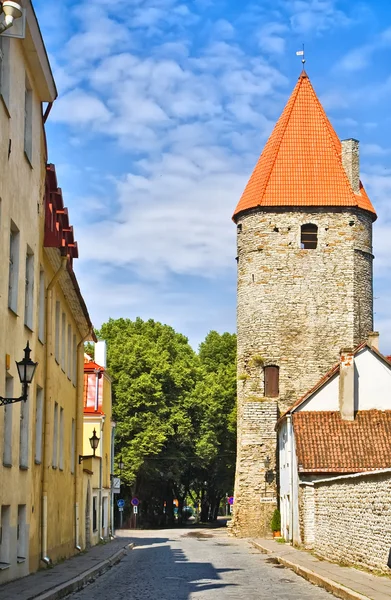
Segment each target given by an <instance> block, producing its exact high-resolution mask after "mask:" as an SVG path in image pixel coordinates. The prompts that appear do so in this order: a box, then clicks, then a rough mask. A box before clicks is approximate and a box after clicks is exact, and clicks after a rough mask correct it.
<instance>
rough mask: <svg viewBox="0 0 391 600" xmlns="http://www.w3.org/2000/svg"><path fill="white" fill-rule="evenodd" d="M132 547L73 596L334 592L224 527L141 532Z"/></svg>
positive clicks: (202, 597) (315, 595) (248, 598)
mask: <svg viewBox="0 0 391 600" xmlns="http://www.w3.org/2000/svg"><path fill="white" fill-rule="evenodd" d="M127 533H130V532H127ZM130 537H132V540H133V541H134V542H135V544H136V546H135V549H134V550H132V551H130V552H129V553H128V555H127V556H126V557H125V558H124V559H123V560H122V561H121V562H120V563H119V564H118V565H117V566H115V567H113V568H112V569H111V570H110V571H109V572H107V573H106V574H104V575H103V576H102V577H100V578H98V579H97V580H96V581H95V583H92V584H90V585H89V586H87V587H86V588H85V589H84V590H82V591H80V592H78V593H75V594H73V595H72V596H70V598H72V599H74V600H91V598H98V597H99V598H101V599H102V600H105V599H110V600H129V599H130V598H132V600H188V599H190V600H220V599H221V600H222V599H223V598H224V599H225V598H237V599H239V598H240V599H241V600H255V599H257V600H259V599H262V598H268V599H273V600H288V599H289V600H307V599H308V600H318V599H319V600H321V599H324V600H326V599H330V598H331V597H332V596H331V595H330V594H328V593H327V592H325V591H324V590H322V589H319V588H317V587H315V586H313V585H311V584H310V583H308V582H306V581H304V579H302V578H301V577H299V576H297V575H295V574H294V573H293V572H291V571H290V570H288V569H285V568H284V567H282V566H281V565H277V564H275V563H274V561H273V559H271V558H270V557H268V556H267V555H264V554H262V553H260V552H258V551H256V550H255V549H253V548H252V547H251V545H250V544H249V543H248V541H245V540H237V539H235V538H231V537H229V536H228V534H227V531H226V530H225V529H212V530H211V529H206V530H191V529H190V530H189V529H181V530H160V531H157V530H155V531H139V532H137V533H136V534H135V535H134V534H133V532H132V534H131V535H130Z"/></svg>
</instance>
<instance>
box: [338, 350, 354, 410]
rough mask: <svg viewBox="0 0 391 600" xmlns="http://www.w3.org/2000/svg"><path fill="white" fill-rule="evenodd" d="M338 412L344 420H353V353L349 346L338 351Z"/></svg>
mask: <svg viewBox="0 0 391 600" xmlns="http://www.w3.org/2000/svg"><path fill="white" fill-rule="evenodd" d="M339 412H340V414H341V418H342V419H344V420H345V421H354V354H353V350H352V349H351V348H343V349H342V350H341V352H340V368H339Z"/></svg>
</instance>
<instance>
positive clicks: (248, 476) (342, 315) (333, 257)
mask: <svg viewBox="0 0 391 600" xmlns="http://www.w3.org/2000/svg"><path fill="white" fill-rule="evenodd" d="M306 223H313V224H315V225H317V227H318V246H317V248H316V249H313V250H307V249H301V244H300V236H301V225H303V224H306ZM237 226H238V235H237V244H238V307H237V332H238V455H237V468H236V483H235V507H234V519H233V530H234V532H235V533H236V534H237V535H246V536H247V535H250V536H251V535H260V534H263V533H264V522H265V517H264V511H265V510H268V514H269V513H270V512H272V506H270V505H269V508H268V509H267V508H265V506H267V505H266V504H263V505H262V506H261V497H262V496H263V495H264V493H262V489H263V486H264V475H265V468H264V466H263V461H264V458H265V456H267V455H269V456H270V458H271V460H272V464H271V469H274V470H276V467H277V464H276V445H277V438H276V433H275V431H274V426H275V423H276V420H277V415H278V414H279V413H281V412H283V411H284V410H285V409H286V408H288V406H290V405H291V404H292V403H293V402H294V401H296V400H297V399H298V398H300V396H302V395H303V394H304V393H306V392H307V391H308V390H309V389H310V388H311V387H312V386H313V385H315V383H317V381H318V380H319V379H320V378H321V377H322V376H323V375H324V374H325V373H326V372H327V371H328V370H329V369H330V368H331V367H332V366H333V365H334V364H335V362H337V361H338V359H339V351H340V349H341V348H342V347H353V346H355V345H357V344H358V343H359V342H360V341H362V340H364V339H365V338H366V337H367V335H368V333H369V332H370V331H371V330H372V328H373V324H372V315H373V309H372V246H371V244H372V221H371V218H370V216H369V215H367V214H366V213H364V212H363V211H361V210H359V209H353V208H352V209H342V208H341V209H333V208H329V209H327V210H326V209H324V208H319V209H315V208H312V209H307V210H306V209H305V208H303V209H300V210H293V209H292V210H291V211H289V210H288V209H287V208H286V207H284V209H281V211H279V210H278V209H274V210H273V211H268V210H267V209H262V211H261V210H257V209H255V210H252V211H249V212H247V213H245V214H243V215H241V216H239V218H238V223H237ZM358 323H359V325H358ZM267 365H276V366H278V367H279V369H280V391H279V397H278V398H273V399H272V398H265V397H264V380H263V369H264V367H265V366H267ZM247 405H251V406H252V409H249V408H246V407H247ZM272 407H273V408H272ZM254 411H255V412H254ZM257 411H258V412H257ZM254 432H256V433H257V436H258V437H257V441H256V442H252V441H251V439H252V436H253V435H254ZM267 518H268V517H267ZM266 520H267V519H266Z"/></svg>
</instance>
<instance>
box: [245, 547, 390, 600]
mask: <svg viewBox="0 0 391 600" xmlns="http://www.w3.org/2000/svg"><path fill="white" fill-rule="evenodd" d="M252 544H253V545H254V546H255V548H258V549H259V550H261V551H262V552H264V553H266V554H270V555H272V556H273V558H275V559H276V560H277V561H278V562H279V563H280V564H282V565H284V566H285V567H288V568H289V569H292V570H293V571H295V572H296V573H297V574H298V575H301V576H302V577H304V578H305V579H308V581H310V582H311V583H314V584H315V585H319V586H320V587H323V588H324V589H326V590H327V591H328V592H331V593H332V594H334V596H336V597H337V598H343V599H344V600H390V598H391V579H389V578H388V577H378V576H376V575H371V574H370V573H366V572H365V571H359V570H358V569H354V568H353V567H340V566H339V565H336V564H333V563H330V562H327V561H326V560H319V559H317V558H315V556H312V554H310V553H309V552H306V551H305V550H296V548H293V547H292V546H290V545H289V544H279V543H277V542H275V541H274V540H265V539H257V540H252ZM390 574H391V572H390Z"/></svg>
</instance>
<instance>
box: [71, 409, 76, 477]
mask: <svg viewBox="0 0 391 600" xmlns="http://www.w3.org/2000/svg"><path fill="white" fill-rule="evenodd" d="M71 435H72V437H71V473H74V472H75V447H76V426H75V419H72V434H71Z"/></svg>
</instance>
